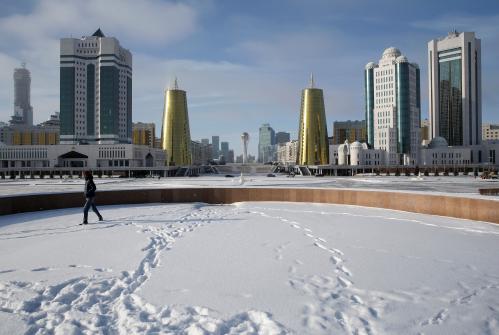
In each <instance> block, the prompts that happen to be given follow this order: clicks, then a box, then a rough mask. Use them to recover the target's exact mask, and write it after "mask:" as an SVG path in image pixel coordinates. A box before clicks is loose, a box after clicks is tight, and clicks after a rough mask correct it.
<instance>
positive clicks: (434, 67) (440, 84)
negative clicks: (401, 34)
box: [428, 31, 482, 146]
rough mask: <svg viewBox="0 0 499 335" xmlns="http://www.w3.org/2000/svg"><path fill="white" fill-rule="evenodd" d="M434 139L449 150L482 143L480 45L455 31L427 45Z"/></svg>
mask: <svg viewBox="0 0 499 335" xmlns="http://www.w3.org/2000/svg"><path fill="white" fill-rule="evenodd" d="M428 79H429V82H428V87H429V100H430V101H429V107H430V124H431V135H430V136H431V138H434V137H443V138H445V139H446V140H447V143H448V144H449V145H450V146H458V145H474V144H480V142H481V140H482V134H481V132H482V101H481V100H482V99H481V98H482V84H481V82H482V71H481V42H480V40H479V39H478V38H475V33H473V32H462V33H458V32H456V31H454V32H451V33H449V35H448V36H446V37H444V38H441V39H436V40H431V41H430V42H428Z"/></svg>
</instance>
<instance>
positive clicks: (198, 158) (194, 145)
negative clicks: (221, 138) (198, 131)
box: [191, 141, 212, 165]
mask: <svg viewBox="0 0 499 335" xmlns="http://www.w3.org/2000/svg"><path fill="white" fill-rule="evenodd" d="M191 152H192V164H193V165H203V164H208V163H209V161H210V160H211V159H212V158H211V145H210V144H206V143H204V142H203V141H201V142H199V141H191Z"/></svg>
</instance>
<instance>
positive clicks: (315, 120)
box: [296, 75, 329, 165]
mask: <svg viewBox="0 0 499 335" xmlns="http://www.w3.org/2000/svg"><path fill="white" fill-rule="evenodd" d="M298 136H299V140H298V155H297V162H296V163H297V164H299V165H326V164H329V144H328V139H327V124H326V111H325V109H324V96H323V93H322V90H321V89H320V88H315V87H314V77H313V75H310V87H309V88H306V89H304V90H303V91H302V94H301V110H300V129H299V133H298Z"/></svg>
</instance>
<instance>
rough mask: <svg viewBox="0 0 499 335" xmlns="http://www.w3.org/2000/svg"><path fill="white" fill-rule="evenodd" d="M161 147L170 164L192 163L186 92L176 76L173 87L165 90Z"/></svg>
mask: <svg viewBox="0 0 499 335" xmlns="http://www.w3.org/2000/svg"><path fill="white" fill-rule="evenodd" d="M161 147H162V148H163V150H166V152H167V156H168V165H177V166H181V165H190V164H191V133H190V130H189V114H188V112H187V95H186V92H185V91H183V90H180V89H179V88H178V82H177V78H175V81H174V84H173V89H168V90H166V92H165V109H164V111H163V128H162V130H161Z"/></svg>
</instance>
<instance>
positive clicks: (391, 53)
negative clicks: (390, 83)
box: [382, 47, 402, 58]
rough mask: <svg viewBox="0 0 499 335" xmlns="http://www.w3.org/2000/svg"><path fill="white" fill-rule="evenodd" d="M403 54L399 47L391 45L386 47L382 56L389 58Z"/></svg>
mask: <svg viewBox="0 0 499 335" xmlns="http://www.w3.org/2000/svg"><path fill="white" fill-rule="evenodd" d="M400 55H402V53H401V52H400V50H399V49H397V48H394V47H390V48H388V49H386V50H385V51H383V57H382V58H389V57H395V58H396V57H398V56H400Z"/></svg>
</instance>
